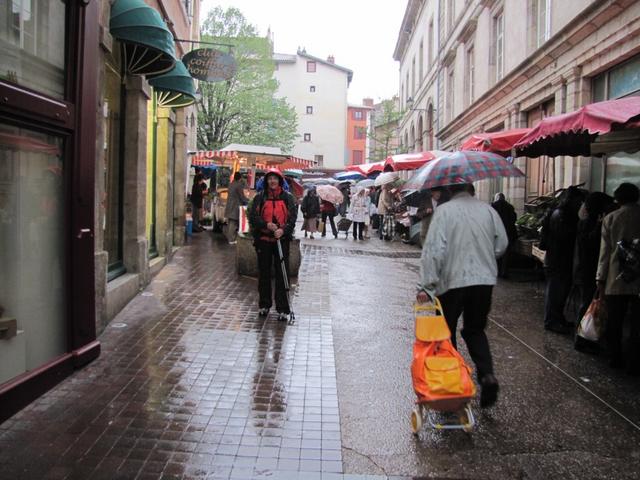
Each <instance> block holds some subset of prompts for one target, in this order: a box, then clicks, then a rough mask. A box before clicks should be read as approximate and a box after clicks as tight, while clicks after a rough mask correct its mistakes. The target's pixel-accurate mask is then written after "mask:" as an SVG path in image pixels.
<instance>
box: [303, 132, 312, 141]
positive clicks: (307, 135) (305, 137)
mask: <svg viewBox="0 0 640 480" xmlns="http://www.w3.org/2000/svg"><path fill="white" fill-rule="evenodd" d="M304 141H305V142H310V141H311V134H310V133H305V134H304Z"/></svg>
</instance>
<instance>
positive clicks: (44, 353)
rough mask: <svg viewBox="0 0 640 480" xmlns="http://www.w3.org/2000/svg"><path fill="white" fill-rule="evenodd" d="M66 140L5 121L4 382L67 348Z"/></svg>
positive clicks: (0, 132) (1, 238) (1, 176)
mask: <svg viewBox="0 0 640 480" xmlns="http://www.w3.org/2000/svg"><path fill="white" fill-rule="evenodd" d="M62 152H63V142H62V140H61V139H60V138H57V137H53V136H49V135H45V134H40V133H37V132H35V131H32V130H27V129H21V128H17V127H12V126H9V125H6V124H2V123H0V245H1V246H2V247H1V248H0V317H5V318H13V319H16V321H17V327H18V334H17V335H16V336H14V337H13V338H10V339H2V340H0V342H2V345H0V383H3V382H5V381H7V380H9V379H11V378H13V377H15V376H16V375H19V374H21V373H24V372H26V371H29V370H32V369H34V368H37V367H39V366H41V365H42V364H44V363H46V362H48V361H50V360H52V359H54V358H56V357H57V356H59V355H62V354H64V353H65V352H66V351H67V334H68V332H67V323H66V305H65V290H66V288H65V287H66V285H65V278H66V274H65V254H64V252H65V248H64V244H65V243H64V232H65V213H64V212H65V205H64V198H65V196H64V162H63V153H62Z"/></svg>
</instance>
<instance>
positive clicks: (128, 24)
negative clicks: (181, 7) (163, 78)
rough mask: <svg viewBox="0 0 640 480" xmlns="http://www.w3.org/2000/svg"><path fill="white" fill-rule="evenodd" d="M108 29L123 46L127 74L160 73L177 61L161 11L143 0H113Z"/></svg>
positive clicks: (170, 36)
mask: <svg viewBox="0 0 640 480" xmlns="http://www.w3.org/2000/svg"><path fill="white" fill-rule="evenodd" d="M109 31H110V32H111V35H112V36H113V38H116V39H118V40H120V42H122V44H123V46H124V48H123V55H124V63H125V66H126V69H127V72H126V73H129V74H133V75H153V74H160V73H164V72H167V71H169V70H171V69H172V68H173V66H174V65H175V63H176V51H175V46H174V40H173V35H172V34H171V32H170V31H169V28H168V27H167V25H166V23H164V21H163V20H162V17H161V16H160V14H159V13H158V12H157V11H156V10H154V9H153V8H151V7H150V6H148V5H147V4H146V3H144V1H143V0H116V1H115V3H114V4H113V5H112V6H111V19H110V22H109Z"/></svg>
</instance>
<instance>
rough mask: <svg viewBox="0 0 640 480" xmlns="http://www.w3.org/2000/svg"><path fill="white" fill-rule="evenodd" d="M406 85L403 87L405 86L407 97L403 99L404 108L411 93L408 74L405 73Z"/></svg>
mask: <svg viewBox="0 0 640 480" xmlns="http://www.w3.org/2000/svg"><path fill="white" fill-rule="evenodd" d="M405 81H406V83H405V85H406V86H407V92H406V94H407V97H406V98H405V99H404V104H405V106H406V105H407V100H409V97H410V96H411V91H410V89H409V72H408V71H407V78H406V79H405Z"/></svg>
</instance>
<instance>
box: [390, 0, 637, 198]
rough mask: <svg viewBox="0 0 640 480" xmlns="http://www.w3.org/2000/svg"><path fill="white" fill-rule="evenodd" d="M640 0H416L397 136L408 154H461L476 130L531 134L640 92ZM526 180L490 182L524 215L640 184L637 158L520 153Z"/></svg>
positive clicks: (410, 9) (485, 191) (399, 55)
mask: <svg viewBox="0 0 640 480" xmlns="http://www.w3.org/2000/svg"><path fill="white" fill-rule="evenodd" d="M639 35H640V2H638V1H634V0H617V1H615V0H606V1H604V0H409V2H408V4H407V8H406V11H405V16H404V19H403V22H402V26H401V29H400V33H399V36H398V41H397V44H396V49H395V53H394V58H395V59H396V60H397V61H399V62H400V101H401V107H402V108H404V109H406V114H405V115H404V117H403V119H402V120H401V123H400V132H401V133H400V135H401V136H400V138H401V141H402V143H403V145H404V146H406V148H408V150H410V151H417V150H421V149H431V148H441V149H449V150H452V149H456V148H457V147H459V145H460V144H461V143H462V141H464V139H465V138H466V137H468V136H469V135H470V134H472V133H476V132H483V131H485V132H490V131H498V130H505V129H511V128H518V127H531V126H534V125H536V124H537V122H538V121H539V120H540V119H541V118H543V117H545V116H550V115H556V114H561V113H565V112H570V111H573V110H576V109H577V108H579V107H581V106H583V105H585V104H588V103H591V102H595V101H600V100H605V99H613V98H621V97H624V96H629V95H639V94H640V56H639V54H640V37H639ZM515 162H516V164H517V165H518V166H519V167H520V168H521V169H522V170H523V171H525V172H526V174H527V177H526V180H525V179H517V180H516V179H509V180H496V181H493V182H489V181H485V182H479V184H478V186H477V187H478V195H479V196H480V197H481V198H483V199H485V200H488V199H489V198H491V197H492V195H493V194H494V193H496V192H498V191H504V192H505V193H506V194H507V196H508V197H510V199H511V200H512V201H513V202H514V203H515V204H516V206H517V207H518V208H522V206H523V203H524V202H525V201H526V200H527V199H531V198H533V197H536V196H538V195H540V194H543V193H548V192H551V191H554V190H555V189H557V188H561V187H565V186H568V185H572V184H579V183H585V186H586V187H587V188H589V189H592V190H604V191H607V192H609V193H610V192H611V191H612V190H613V189H614V188H615V186H616V185H617V184H618V183H620V182H621V181H622V180H623V179H625V180H627V181H629V180H631V181H636V182H637V181H640V157H639V156H638V154H633V155H628V154H615V155H609V156H607V157H605V158H592V159H591V158H587V159H584V158H571V157H556V158H547V157H544V158H531V159H525V158H518V159H516V160H515Z"/></svg>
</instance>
